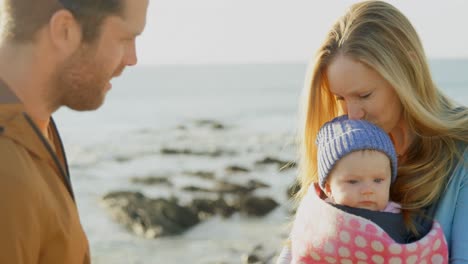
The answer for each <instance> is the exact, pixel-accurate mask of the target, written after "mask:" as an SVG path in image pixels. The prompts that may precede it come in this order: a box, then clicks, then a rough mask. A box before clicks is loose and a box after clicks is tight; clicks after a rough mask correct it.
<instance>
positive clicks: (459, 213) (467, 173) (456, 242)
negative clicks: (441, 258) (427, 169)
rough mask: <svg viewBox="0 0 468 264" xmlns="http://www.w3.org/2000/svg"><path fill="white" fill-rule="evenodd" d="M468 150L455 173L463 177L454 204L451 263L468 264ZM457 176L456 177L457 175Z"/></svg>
mask: <svg viewBox="0 0 468 264" xmlns="http://www.w3.org/2000/svg"><path fill="white" fill-rule="evenodd" d="M467 167H468V149H467V150H465V153H464V156H463V158H462V160H461V161H460V163H459V164H458V168H456V171H455V172H454V175H452V176H456V177H462V179H461V181H460V185H459V193H458V197H457V200H456V202H455V204H454V206H455V212H454V215H453V223H452V239H451V248H450V253H449V257H450V263H452V264H459V263H468V228H467V223H468V168H467ZM455 174H456V175H455Z"/></svg>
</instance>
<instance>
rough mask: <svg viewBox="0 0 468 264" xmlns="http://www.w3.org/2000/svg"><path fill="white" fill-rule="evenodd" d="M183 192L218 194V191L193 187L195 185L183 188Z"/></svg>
mask: <svg viewBox="0 0 468 264" xmlns="http://www.w3.org/2000/svg"><path fill="white" fill-rule="evenodd" d="M182 190H184V191H187V192H208V193H213V192H216V190H212V189H208V188H203V187H198V186H193V185H189V186H185V187H183V188H182Z"/></svg>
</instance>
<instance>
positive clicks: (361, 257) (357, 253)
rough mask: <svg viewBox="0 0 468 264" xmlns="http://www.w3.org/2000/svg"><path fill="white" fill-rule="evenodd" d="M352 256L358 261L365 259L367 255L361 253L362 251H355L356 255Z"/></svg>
mask: <svg viewBox="0 0 468 264" xmlns="http://www.w3.org/2000/svg"><path fill="white" fill-rule="evenodd" d="M354 255H355V256H356V258H358V259H364V260H365V259H367V255H366V253H364V252H362V251H357V252H356V253H354Z"/></svg>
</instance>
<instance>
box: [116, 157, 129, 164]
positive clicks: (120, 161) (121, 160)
mask: <svg viewBox="0 0 468 264" xmlns="http://www.w3.org/2000/svg"><path fill="white" fill-rule="evenodd" d="M131 159H132V158H131V157H126V156H115V157H114V160H115V161H117V162H119V163H124V162H128V161H130V160H131Z"/></svg>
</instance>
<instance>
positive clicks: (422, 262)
mask: <svg viewBox="0 0 468 264" xmlns="http://www.w3.org/2000/svg"><path fill="white" fill-rule="evenodd" d="M419 264H427V261H426V260H422V261H421V262H419Z"/></svg>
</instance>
